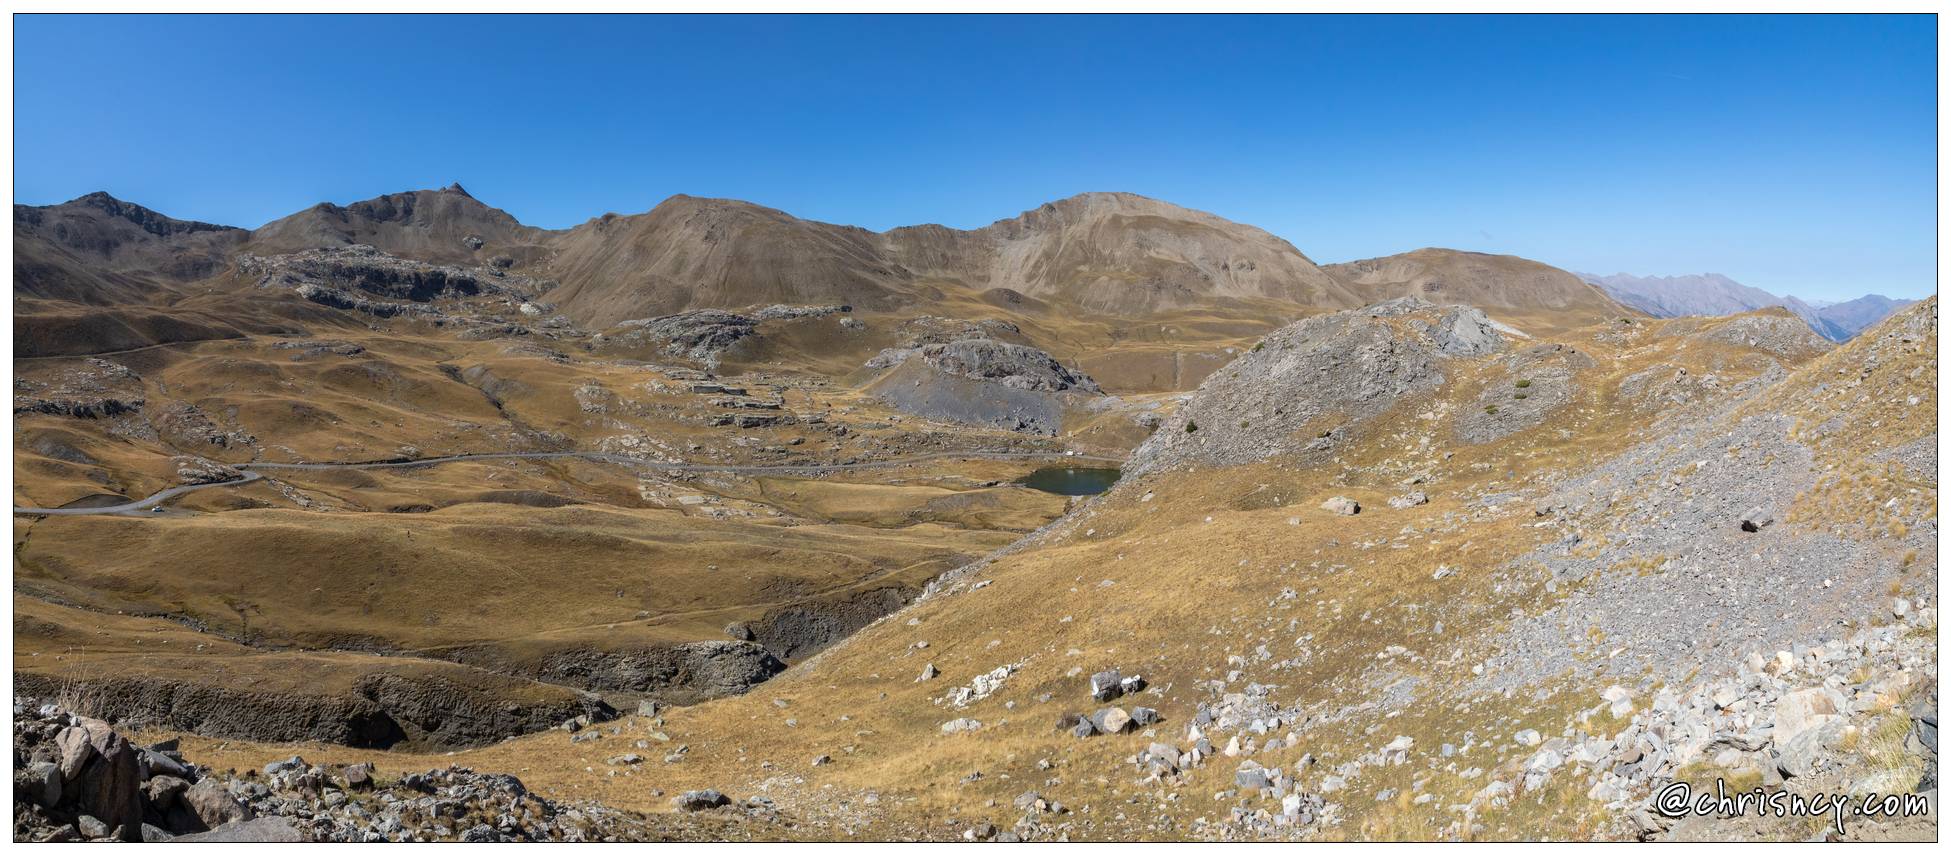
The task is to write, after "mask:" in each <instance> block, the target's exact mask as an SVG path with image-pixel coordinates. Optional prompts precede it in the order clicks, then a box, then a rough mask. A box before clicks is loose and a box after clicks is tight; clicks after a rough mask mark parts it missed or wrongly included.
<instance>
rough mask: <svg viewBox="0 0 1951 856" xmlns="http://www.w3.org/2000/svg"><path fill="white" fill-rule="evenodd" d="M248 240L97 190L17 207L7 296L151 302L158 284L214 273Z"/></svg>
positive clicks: (103, 302)
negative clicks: (54, 202) (10, 287)
mask: <svg viewBox="0 0 1951 856" xmlns="http://www.w3.org/2000/svg"><path fill="white" fill-rule="evenodd" d="M249 234H250V233H249V232H247V231H245V230H243V229H239V228H236V227H232V226H218V225H215V224H211V223H199V222H196V221H193V220H178V219H176V218H174V217H169V216H166V215H163V214H159V213H157V212H155V211H151V210H149V209H147V208H144V207H142V206H140V205H135V204H132V203H128V202H123V201H122V200H120V199H116V198H115V197H113V196H110V195H108V194H106V193H99V192H97V193H90V194H88V195H86V196H82V197H79V198H77V199H72V200H69V201H67V202H63V203H61V204H59V205H39V206H36V205H16V206H14V254H15V261H14V293H15V294H17V295H23V296H30V297H39V298H46V299H52V300H70V301H74V302H77V303H88V304H94V305H115V304H126V303H150V302H156V301H157V299H158V297H159V294H160V293H161V292H162V291H163V290H164V289H162V288H160V287H159V285H158V283H159V282H182V281H188V280H194V279H200V278H202V277H205V276H209V275H210V274H212V273H215V272H216V271H218V270H220V269H222V267H223V266H224V264H225V258H226V256H227V255H228V254H229V252H230V251H231V250H232V249H234V248H235V247H236V246H237V245H238V244H240V243H242V242H243V240H244V238H245V237H246V236H247V235H249Z"/></svg>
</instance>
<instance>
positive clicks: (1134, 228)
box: [547, 193, 1360, 326]
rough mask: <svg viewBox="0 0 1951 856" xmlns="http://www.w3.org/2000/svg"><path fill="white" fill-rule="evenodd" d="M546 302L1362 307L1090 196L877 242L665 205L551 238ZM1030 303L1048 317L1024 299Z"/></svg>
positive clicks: (1246, 239) (760, 211)
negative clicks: (962, 295)
mask: <svg viewBox="0 0 1951 856" xmlns="http://www.w3.org/2000/svg"><path fill="white" fill-rule="evenodd" d="M559 246H560V247H561V253H560V255H559V256H558V257H557V258H556V259H555V260H554V261H553V262H551V263H550V264H549V265H548V266H547V271H548V273H549V275H551V276H554V277H555V278H556V279H558V280H559V281H561V282H562V283H563V286H562V288H561V289H560V290H559V291H557V292H556V293H554V294H553V295H551V296H550V299H551V300H552V301H554V302H556V303H558V304H560V305H561V306H562V308H563V310H564V311H565V312H567V313H568V314H569V315H570V316H571V317H575V318H577V319H579V320H582V321H585V322H586V323H592V324H596V325H599V326H600V325H607V324H612V323H615V322H617V321H622V320H625V319H628V318H640V317H645V316H650V315H657V314H663V313H668V312H677V311H680V310H684V309H695V308H702V307H737V306H744V305H750V304H754V303H772V302H788V303H822V302H825V303H849V304H854V305H858V306H861V307H863V308H868V309H889V308H893V307H895V306H901V305H908V304H913V303H918V302H933V301H937V300H940V299H941V298H942V296H943V291H944V289H952V288H956V287H960V288H967V289H972V290H973V291H974V292H976V293H978V294H995V295H998V299H997V301H992V302H1006V303H1008V304H1010V305H1015V306H1023V305H1026V304H1025V303H1024V300H1023V298H1024V297H1029V298H1035V299H1037V300H1042V301H1046V302H1055V303H1059V304H1063V305H1066V306H1070V307H1076V308H1082V309H1084V310H1086V311H1089V312H1092V313H1095V314H1102V315H1110V316H1115V317H1134V316H1147V315H1156V314H1159V313H1163V312H1169V311H1173V310H1178V309H1184V308H1187V307H1191V306H1196V305H1201V304H1211V303H1213V302H1215V301H1228V300H1236V299H1274V300H1284V301H1289V302H1293V303H1299V304H1302V305H1305V306H1319V307H1329V308H1344V307H1348V306H1354V305H1357V304H1358V303H1359V302H1360V301H1359V299H1358V298H1357V297H1355V296H1354V294H1353V293H1352V292H1351V291H1350V290H1349V289H1348V288H1346V287H1344V286H1343V285H1342V284H1341V283H1339V282H1337V281H1336V280H1335V279H1334V278H1333V277H1331V276H1329V275H1328V274H1327V273H1325V272H1323V271H1322V270H1321V269H1320V268H1319V267H1317V266H1315V264H1314V263H1313V262H1312V261H1310V260H1309V259H1308V258H1307V256H1305V255H1302V254H1301V252H1300V251H1299V250H1296V249H1294V247H1293V245H1291V244H1289V243H1287V242H1286V241H1283V240H1281V239H1279V238H1276V237H1274V236H1273V235H1271V234H1268V233H1267V232H1265V231H1262V230H1260V229H1256V228H1254V227H1251V226H1246V225H1242V224H1239V223H1234V222H1231V221H1228V220H1225V219H1223V218H1220V217H1216V216H1213V215H1211V214H1207V213H1204V212H1200V211H1193V210H1190V209H1186V208H1181V207H1179V206H1176V205H1172V204H1170V203H1166V202H1160V201H1158V200H1155V199H1147V198H1145V197H1142V196H1136V195H1133V194H1129V193H1086V194H1082V195H1079V196H1073V197H1071V198H1069V199H1063V200H1059V201H1057V202H1052V203H1048V204H1046V205H1043V206H1041V207H1039V208H1036V209H1034V210H1031V211H1028V212H1025V213H1024V214H1022V215H1020V216H1017V217H1013V218H1010V219H1007V220H1001V221H998V222H996V223H994V224H991V225H989V226H986V227H983V228H981V229H975V230H961V229H951V228H948V227H946V226H937V225H924V226H909V227H902V228H898V229H893V230H890V231H888V232H885V233H878V234H877V233H874V232H870V231H867V230H865V229H861V228H858V227H853V226H836V225H832V224H827V223H818V222H814V221H809V220H801V219H799V218H796V217H793V216H792V215H790V214H787V213H785V212H782V211H777V210H774V209H771V208H764V207H761V206H757V205H752V204H749V203H744V202H737V201H733V200H723V199H698V198H694V197H689V196H675V197H672V198H670V199H668V200H666V201H665V202H663V203H662V204H660V205H658V206H657V207H656V208H655V209H652V210H651V211H650V212H648V213H645V214H638V215H631V216H615V215H606V216H604V217H602V218H598V219H596V220H592V221H590V222H588V223H585V224H583V225H582V226H579V227H577V228H575V229H573V230H571V231H570V232H569V233H568V234H567V235H565V236H564V237H563V238H562V239H561V240H560V241H559ZM1027 305H1029V306H1031V307H1033V308H1039V309H1040V308H1046V307H1042V306H1040V305H1039V304H1036V303H1034V302H1030V303H1028V304H1027Z"/></svg>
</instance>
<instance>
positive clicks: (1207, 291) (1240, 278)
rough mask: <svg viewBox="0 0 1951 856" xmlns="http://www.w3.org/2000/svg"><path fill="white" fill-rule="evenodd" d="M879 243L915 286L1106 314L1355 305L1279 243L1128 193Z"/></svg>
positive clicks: (1084, 197)
mask: <svg viewBox="0 0 1951 856" xmlns="http://www.w3.org/2000/svg"><path fill="white" fill-rule="evenodd" d="M886 239H887V243H888V246H889V248H890V250H891V252H892V254H893V255H894V257H895V258H897V259H900V260H901V261H902V263H903V264H904V265H906V266H909V267H911V268H913V269H915V270H917V271H920V272H922V273H923V274H924V275H927V276H930V277H934V278H941V279H948V280H953V281H959V282H962V283H964V284H967V285H970V286H973V287H976V288H979V289H983V290H988V289H996V288H1004V289H1010V290H1012V291H1017V292H1021V293H1023V294H1026V295H1029V296H1031V297H1037V298H1044V299H1055V300H1061V301H1064V302H1068V303H1071V304H1075V305H1078V306H1082V307H1084V308H1087V309H1090V310H1093V311H1097V312H1102V313H1105V314H1111V315H1122V316H1130V315H1142V314H1150V313H1155V312H1158V311H1161V310H1169V309H1178V308H1183V307H1186V306H1190V305H1193V304H1197V303H1200V302H1202V301H1205V300H1209V299H1212V298H1274V299H1279V300H1288V301H1292V302H1295V303H1301V304H1304V305H1308V306H1320V307H1334V308H1342V307H1348V306H1354V305H1357V298H1355V297H1354V296H1353V295H1352V294H1351V293H1350V292H1349V291H1348V289H1346V288H1345V287H1343V286H1342V285H1341V284H1340V283H1338V282H1336V281H1335V279H1334V278H1333V277H1331V276H1329V275H1327V274H1326V273H1324V272H1323V271H1322V270H1321V269H1320V268H1319V267H1316V266H1315V264H1314V262H1313V261H1312V260H1310V259H1309V258H1308V257H1307V256H1305V255H1302V254H1301V252H1300V251H1299V250H1297V249H1295V248H1294V246H1293V245H1292V244H1289V243H1287V242H1286V241H1283V240H1281V239H1280V238H1277V237H1274V236H1273V235H1271V234H1268V233H1267V232H1265V231H1263V230H1261V229H1257V228H1254V227H1252V226H1247V225H1244V224H1240V223H1234V222H1232V221H1230V220H1227V219H1225V218H1222V217H1216V216H1214V215H1212V214H1207V213H1205V212H1203V211H1194V210H1191V209H1188V208H1181V207H1179V206H1177V205H1173V204H1171V203H1168V202H1161V201H1159V200H1156V199H1148V198H1146V197H1143V196H1138V195H1135V194H1131V193H1085V194H1080V195H1078V196H1072V197H1070V198H1068V199H1061V200H1058V201H1056V202H1051V203H1047V204H1045V205H1043V206H1041V207H1039V208H1036V209H1034V210H1031V211H1026V212H1024V213H1023V214H1021V215H1020V216H1017V217H1013V218H1011V219H1008V220H1001V221H998V222H996V223H994V224H991V225H989V226H986V227H984V228H982V229H978V230H975V231H974V232H956V231H955V230H952V229H944V228H942V227H939V226H922V227H913V228H907V229H895V230H893V231H890V232H888V233H887V235H886Z"/></svg>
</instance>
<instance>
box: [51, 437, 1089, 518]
mask: <svg viewBox="0 0 1951 856" xmlns="http://www.w3.org/2000/svg"><path fill="white" fill-rule="evenodd" d="M551 458H581V459H583V460H589V461H600V462H602V463H608V464H620V465H623V466H628V467H637V468H639V469H644V470H655V471H658V472H674V473H737V474H744V475H766V474H776V475H823V474H826V473H832V472H842V471H846V470H873V469H886V468H889V467H898V466H902V465H904V464H914V463H920V462H922V461H937V460H945V459H961V460H986V461H1017V460H1039V459H1052V460H1063V461H1078V462H1089V463H1096V464H1107V465H1111V466H1117V465H1119V464H1122V463H1124V462H1123V461H1121V460H1119V459H1117V458H1106V457H1099V456H1096V455H1073V454H1068V453H1060V452H931V453H929V454H926V455H910V456H908V457H904V458H888V459H886V460H879V461H859V462H855V463H850V464H693V463H682V462H672V461H653V460H650V459H648V458H633V457H630V456H628V455H618V454H612V453H609V452H490V453H482V454H474V455H443V456H440V457H436V458H414V459H411V460H404V461H364V462H353V463H310V464H307V463H294V464H274V463H260V464H238V465H236V466H234V467H232V469H235V470H238V471H240V472H242V473H243V475H242V476H240V477H238V478H234V479H230V480H228V481H217V482H205V483H202V484H184V485H177V486H175V487H172V488H167V489H164V490H161V491H157V492H156V493H154V494H151V495H149V496H146V497H143V498H142V499H138V500H133V501H130V502H124V503H120V504H117V505H100V506H94V507H90V508H23V507H21V506H18V505H16V506H14V513H15V514H27V515H76V514H131V513H136V512H141V511H146V510H149V509H152V508H158V507H160V506H161V505H162V503H164V502H167V501H169V500H171V499H175V498H176V497H179V496H182V495H183V494H186V493H189V492H191V491H196V490H203V489H205V488H213V487H236V486H238V485H245V484H250V483H251V482H254V481H257V480H259V479H262V478H264V477H265V476H264V474H263V473H262V472H260V470H378V469H404V468H408V467H430V466H435V465H439V464H451V463H457V462H461V461H496V460H546V459H551Z"/></svg>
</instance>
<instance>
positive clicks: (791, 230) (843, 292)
mask: <svg viewBox="0 0 1951 856" xmlns="http://www.w3.org/2000/svg"><path fill="white" fill-rule="evenodd" d="M556 246H557V248H558V251H559V252H558V254H557V255H556V257H555V259H554V260H553V261H552V262H550V263H549V264H548V266H547V268H546V271H547V273H548V275H550V276H553V277H555V278H556V279H557V280H559V281H560V282H561V283H562V287H561V288H560V289H557V290H556V291H555V292H553V293H551V294H550V295H549V296H548V299H549V300H550V301H551V302H554V303H557V304H559V305H560V306H561V307H562V309H563V311H564V312H566V313H568V314H569V315H570V317H573V318H576V319H577V320H579V321H582V322H584V323H587V324H591V325H594V326H598V327H602V326H608V325H610V324H614V323H616V322H618V321H623V320H626V319H630V318H645V317H651V316H656V315H663V314H667V313H671V312H678V311H682V310H685V309H697V308H705V307H713V308H737V307H741V306H747V305H751V304H754V303H845V304H856V305H860V306H862V307H863V308H887V307H889V306H890V305H892V304H893V303H895V302H896V293H897V289H898V287H899V286H900V284H901V283H902V282H903V281H904V280H905V279H907V277H906V276H905V275H903V274H900V273H897V272H896V271H895V270H893V269H892V268H891V266H890V265H889V263H888V262H887V261H886V259H884V258H883V257H882V255H881V253H880V249H879V246H878V241H877V240H876V237H875V235H874V233H872V232H869V231H867V230H865V229H861V228H858V227H854V226H835V225H832V224H829V223H817V222H814V221H811V220H801V219H799V218H797V217H794V216H792V215H790V214H787V213H785V212H783V211H776V210H774V209H771V208H766V207H763V206H759V205H753V204H751V203H749V202H739V201H737V200H733V199H701V198H698V197H694V196H682V195H679V196H673V197H671V198H669V199H666V200H664V201H663V202H662V203H659V204H658V206H657V207H656V208H653V209H651V210H650V211H648V212H646V213H643V214H633V215H628V216H622V215H616V214H605V215H603V216H602V217H598V218H596V219H594V220H591V221H589V222H587V223H584V224H582V225H580V226H577V227H576V228H574V229H571V230H569V231H568V232H567V233H566V234H564V235H562V236H561V237H560V238H559V239H558V240H557V241H556Z"/></svg>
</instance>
